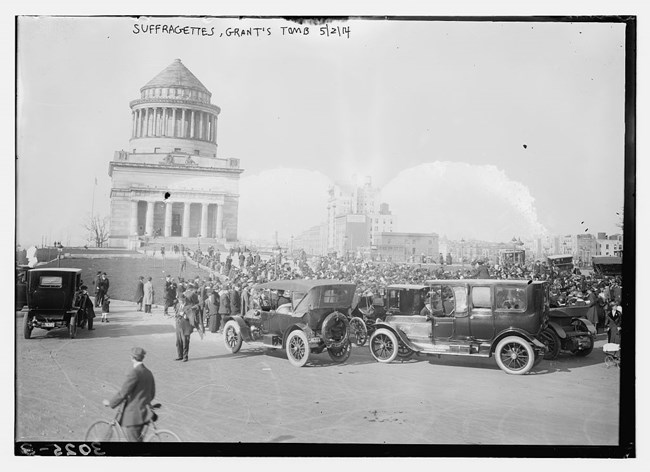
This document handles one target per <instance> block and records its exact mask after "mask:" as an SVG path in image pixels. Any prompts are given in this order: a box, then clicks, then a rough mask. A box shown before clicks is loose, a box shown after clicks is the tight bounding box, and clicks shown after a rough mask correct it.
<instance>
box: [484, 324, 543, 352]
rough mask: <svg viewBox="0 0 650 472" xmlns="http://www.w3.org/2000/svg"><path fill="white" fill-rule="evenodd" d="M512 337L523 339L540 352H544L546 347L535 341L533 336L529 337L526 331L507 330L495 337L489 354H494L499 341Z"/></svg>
mask: <svg viewBox="0 0 650 472" xmlns="http://www.w3.org/2000/svg"><path fill="white" fill-rule="evenodd" d="M513 335H514V336H519V337H521V338H524V339H525V340H526V341H528V342H529V343H531V344H532V345H533V346H534V347H536V348H538V349H540V350H542V351H546V346H545V345H544V343H542V342H541V341H540V340H538V339H536V338H535V337H534V336H531V335H530V333H528V332H527V331H524V330H523V329H519V328H507V329H504V330H503V331H501V332H500V333H499V334H497V335H496V336H495V338H494V340H493V341H492V346H491V347H490V354H492V353H494V351H495V349H496V347H497V344H499V341H501V340H502V339H503V338H505V337H506V336H513Z"/></svg>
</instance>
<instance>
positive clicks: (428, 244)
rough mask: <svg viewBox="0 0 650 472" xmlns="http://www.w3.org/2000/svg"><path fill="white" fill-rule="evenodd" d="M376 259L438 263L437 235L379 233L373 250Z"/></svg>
mask: <svg viewBox="0 0 650 472" xmlns="http://www.w3.org/2000/svg"><path fill="white" fill-rule="evenodd" d="M373 254H374V255H375V256H376V258H378V259H381V260H383V261H392V262H423V258H426V259H427V260H430V261H433V262H438V258H439V254H440V252H439V246H438V235H437V234H436V233H394V232H391V233H379V234H378V235H377V240H376V244H375V246H374V249H373Z"/></svg>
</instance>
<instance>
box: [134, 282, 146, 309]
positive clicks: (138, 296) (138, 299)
mask: <svg viewBox="0 0 650 472" xmlns="http://www.w3.org/2000/svg"><path fill="white" fill-rule="evenodd" d="M143 299H144V277H143V276H140V278H139V279H138V284H137V285H136V287H135V303H137V304H138V311H142V300H143Z"/></svg>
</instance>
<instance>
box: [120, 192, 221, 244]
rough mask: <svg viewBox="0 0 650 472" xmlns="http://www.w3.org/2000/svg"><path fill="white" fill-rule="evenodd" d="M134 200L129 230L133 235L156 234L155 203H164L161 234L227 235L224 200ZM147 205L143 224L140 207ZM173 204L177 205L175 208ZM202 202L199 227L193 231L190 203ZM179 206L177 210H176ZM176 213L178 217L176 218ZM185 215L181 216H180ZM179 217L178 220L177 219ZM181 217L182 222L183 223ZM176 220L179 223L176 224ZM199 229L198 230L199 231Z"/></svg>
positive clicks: (189, 235)
mask: <svg viewBox="0 0 650 472" xmlns="http://www.w3.org/2000/svg"><path fill="white" fill-rule="evenodd" d="M130 202H131V212H130V213H131V219H130V234H132V235H144V234H146V235H148V236H153V235H154V230H155V228H154V219H155V214H156V211H155V206H156V205H164V212H163V215H164V217H163V218H164V219H163V225H162V228H161V229H162V230H163V232H162V234H161V235H160V236H163V237H166V238H169V237H173V236H180V237H183V238H189V237H197V236H201V237H214V238H217V239H220V238H223V237H224V231H223V208H224V204H223V203H222V202H195V201H192V202H187V201H186V202H170V201H164V202H163V201H154V200H137V199H133V200H131V201H130ZM141 203H142V204H145V205H146V206H144V227H141V226H142V225H141V224H139V223H140V222H141V221H142V219H143V218H142V217H141V215H142V211H140V207H141V206H142V205H141ZM174 205H176V207H175V208H174ZM192 205H200V206H201V210H200V213H198V218H199V220H198V222H199V224H198V228H197V229H196V230H195V231H194V234H192V232H191V231H190V228H191V225H190V215H191V206H192ZM210 207H212V209H213V211H212V214H213V215H214V218H212V220H213V221H212V225H210V224H209V223H210V219H211V218H209V210H210ZM174 210H176V212H174ZM175 217H176V218H175ZM181 217H182V220H181ZM175 220H176V221H175ZM181 221H182V223H181ZM174 223H176V225H175V224H174ZM197 230H198V233H197Z"/></svg>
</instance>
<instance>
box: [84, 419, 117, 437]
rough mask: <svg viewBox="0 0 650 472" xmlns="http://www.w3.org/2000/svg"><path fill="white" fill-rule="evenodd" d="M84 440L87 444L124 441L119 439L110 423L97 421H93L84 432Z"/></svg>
mask: <svg viewBox="0 0 650 472" xmlns="http://www.w3.org/2000/svg"><path fill="white" fill-rule="evenodd" d="M84 438H85V439H84V440H85V441H88V442H100V443H101V442H108V441H124V440H125V439H124V438H122V437H120V433H119V432H118V431H117V429H116V427H115V425H114V424H113V423H111V422H110V421H106V420H99V421H95V422H94V423H93V424H91V425H90V427H89V428H88V429H87V430H86V436H84Z"/></svg>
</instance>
